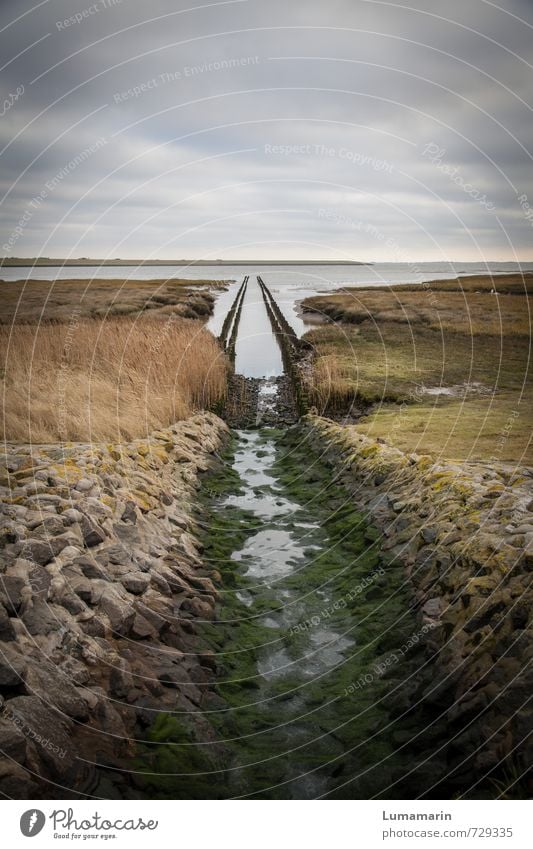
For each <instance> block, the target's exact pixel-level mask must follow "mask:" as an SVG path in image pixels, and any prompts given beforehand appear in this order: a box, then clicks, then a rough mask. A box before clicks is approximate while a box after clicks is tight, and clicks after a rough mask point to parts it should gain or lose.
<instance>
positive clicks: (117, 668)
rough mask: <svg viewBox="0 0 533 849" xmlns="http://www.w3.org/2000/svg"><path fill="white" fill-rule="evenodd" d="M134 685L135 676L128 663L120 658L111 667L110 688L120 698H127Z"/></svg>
mask: <svg viewBox="0 0 533 849" xmlns="http://www.w3.org/2000/svg"><path fill="white" fill-rule="evenodd" d="M133 687H134V682H133V676H132V674H131V671H130V669H129V666H128V665H127V663H126V662H125V661H124V660H123V659H120V660H119V661H118V662H117V663H116V664H115V665H114V666H113V668H112V669H111V673H110V675H109V689H110V691H111V693H112V694H113V695H115V696H117V697H118V698H119V699H125V698H126V696H127V695H128V693H129V691H130V690H132V689H133Z"/></svg>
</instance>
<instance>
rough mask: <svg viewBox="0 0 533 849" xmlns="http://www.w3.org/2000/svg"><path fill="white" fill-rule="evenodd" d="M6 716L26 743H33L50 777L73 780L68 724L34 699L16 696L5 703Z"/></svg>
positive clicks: (73, 758) (72, 755)
mask: <svg viewBox="0 0 533 849" xmlns="http://www.w3.org/2000/svg"><path fill="white" fill-rule="evenodd" d="M8 707H9V712H10V715H12V716H13V717H14V722H15V723H16V725H17V727H18V728H19V729H20V731H21V732H22V734H23V735H24V737H25V738H26V741H27V742H28V743H31V744H33V746H34V747H35V749H36V751H37V753H38V755H39V758H40V759H41V761H42V762H43V763H44V765H45V766H46V767H47V768H48V769H49V770H50V773H51V775H52V776H53V777H54V778H56V779H59V780H61V781H63V782H64V781H69V779H70V780H72V779H73V777H74V774H75V769H74V764H75V762H76V751H75V748H74V747H73V746H72V743H71V740H70V737H69V733H70V731H71V729H72V725H71V724H70V723H68V722H65V720H64V719H63V718H62V717H61V716H60V715H59V714H58V713H57V712H56V711H54V710H52V709H51V708H48V707H46V706H45V705H43V703H42V702H41V701H40V700H39V699H37V698H36V697H35V696H16V697H15V698H14V699H10V700H9V702H8Z"/></svg>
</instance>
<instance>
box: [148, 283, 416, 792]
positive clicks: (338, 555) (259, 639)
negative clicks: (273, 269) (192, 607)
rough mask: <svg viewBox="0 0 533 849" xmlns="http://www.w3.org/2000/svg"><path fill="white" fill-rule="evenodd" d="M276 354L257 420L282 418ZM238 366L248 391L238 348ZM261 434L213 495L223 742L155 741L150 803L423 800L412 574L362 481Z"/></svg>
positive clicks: (242, 442)
mask: <svg viewBox="0 0 533 849" xmlns="http://www.w3.org/2000/svg"><path fill="white" fill-rule="evenodd" d="M254 292H255V289H254V287H253V286H250V287H249V288H248V292H247V294H246V295H245V298H244V310H243V314H242V323H241V327H245V328H246V317H247V316H248V317H249V316H250V312H249V306H250V303H251V305H252V308H253V309H252V313H253V315H254V316H255V315H256V314H257V312H258V310H259V309H262V310H263V312H264V313H265V315H266V309H265V306H264V304H263V302H262V299H260V298H258V297H257V294H258V293H257V292H255V294H254ZM250 299H251V301H250ZM247 309H248V312H247ZM261 326H263V325H261ZM253 330H254V328H253V327H250V326H248V328H247V333H248V334H250V338H251V337H253ZM273 346H276V340H275V339H274V337H273V335H272V339H271V340H270V341H269V342H268V344H265V345H263V346H262V349H263V350H265V351H266V353H267V356H266V359H265V361H264V362H265V367H264V372H263V374H264V379H263V381H262V382H261V386H260V388H259V399H260V403H259V405H258V411H259V413H261V404H262V405H263V408H264V409H263V412H265V410H266V412H267V413H268V410H269V408H271V407H272V405H273V404H274V403H275V396H276V393H277V386H278V384H277V382H276V381H277V380H278V379H279V378H277V377H276V372H277V371H278V372H279V367H277V366H276V365H275V360H276V358H277V357H278V353H277V352H276V351H275V350H274V347H273ZM256 347H257V346H256ZM269 351H270V353H271V354H272V356H269V355H268V352H269ZM237 362H240V363H241V366H240V368H241V371H243V372H244V377H247V376H248V375H247V368H246V362H244V363H243V360H242V340H241V337H240V333H239V338H238V339H237ZM260 363H261V360H260V358H259V356H258V353H257V350H256V351H255V355H254V358H253V361H252V363H251V366H250V375H249V376H251V377H253V378H255V379H257V375H258V371H260V369H261V365H260ZM279 364H281V357H279ZM273 372H274V374H273ZM267 420H269V419H268V416H267ZM255 424H256V427H255V428H253V429H248V430H235V431H233V435H232V440H231V444H230V445H229V446H228V448H227V452H226V454H225V456H224V458H223V462H221V464H220V465H219V466H218V468H217V469H215V470H214V471H213V470H211V471H210V472H209V474H208V475H207V477H206V480H205V483H204V486H203V488H202V490H201V496H200V497H201V501H202V503H201V505H200V509H199V511H198V517H197V518H198V523H199V525H200V526H201V527H202V529H203V533H202V538H203V544H204V552H203V559H204V561H205V562H206V564H207V565H208V567H209V568H210V569H212V570H215V572H214V574H219V576H220V587H221V590H220V598H221V602H220V604H219V608H218V611H217V617H216V619H215V621H213V622H204V623H203V624H202V625H200V626H199V625H196V630H197V634H198V637H199V640H200V641H201V642H202V644H203V650H204V651H206V652H209V653H210V654H209V656H210V657H211V658H212V663H213V668H214V669H216V676H217V677H216V685H215V694H212V695H211V696H208V697H207V700H206V709H205V710H203V711H202V720H206V721H207V722H208V723H209V728H210V732H209V734H207V735H206V734H205V732H204V733H203V734H202V733H199V731H198V725H196V727H195V728H193V727H192V726H191V725H190V724H189V723H188V719H187V717H180V718H175V719H173V720H172V721H171V724H170V725H166V726H162V727H161V728H160V729H156V734H155V735H153V736H152V739H153V740H154V741H156V742H157V743H158V745H159V747H160V748H159V750H158V760H157V763H154V759H153V758H152V766H154V765H155V766H157V767H158V770H159V771H162V772H164V777H161V778H160V779H155V780H154V782H153V785H152V793H153V795H163V796H164V795H167V796H168V797H169V798H235V797H252V798H257V797H258V798H266V799H269V798H285V799H312V798H319V797H333V798H354V797H355V798H370V797H372V796H374V795H381V794H383V795H385V796H386V797H389V798H405V797H406V796H416V795H418V793H419V792H421V791H422V789H424V790H425V789H427V786H428V784H427V780H428V777H429V774H430V772H431V769H432V767H431V765H430V764H429V763H428V764H426V762H425V760H424V758H423V757H422V756H421V755H420V754H418V756H417V755H416V754H415V755H414V756H412V757H407V758H406V746H407V745H408V744H409V741H410V739H411V738H412V737H415V738H416V737H417V735H418V731H419V728H420V721H421V720H420V717H419V716H416V711H415V712H413V711H412V710H411V708H410V705H409V699H408V698H407V701H406V695H407V694H408V693H412V691H413V688H414V689H416V686H419V685H420V682H418V683H417V685H416V686H415V685H414V683H413V682H412V681H410V679H411V676H414V675H415V673H416V670H417V668H418V666H420V665H421V663H420V657H419V656H417V652H418V655H420V647H418V648H417V641H415V642H414V644H413V646H412V647H411V648H410V650H409V652H405V656H404V654H403V653H402V656H401V662H398V655H397V650H398V648H399V647H400V646H402V645H403V644H407V643H408V641H409V639H410V637H411V636H412V635H413V633H416V631H417V624H416V617H415V614H414V612H413V609H412V605H411V604H410V601H411V599H410V594H409V590H408V587H407V582H406V579H405V573H404V571H403V568H402V567H401V565H398V564H396V563H395V562H394V560H392V561H391V560H390V558H389V560H387V557H386V556H383V554H380V539H379V534H378V533H377V531H376V530H375V529H374V528H372V527H370V526H369V525H368V524H367V522H366V520H365V518H364V517H363V516H362V515H360V514H359V513H358V512H357V511H356V510H355V509H354V507H353V504H352V498H351V493H350V491H349V487H348V486H347V481H348V478H347V479H346V480H344V479H343V477H342V476H339V475H338V474H334V473H333V471H332V466H331V464H329V463H328V461H327V458H325V457H322V456H320V455H318V454H316V451H313V450H311V449H310V447H309V446H308V445H306V441H305V438H304V431H302V430H301V429H300V428H299V426H298V425H295V426H292V427H289V428H285V429H283V430H281V429H276V428H272V427H268V426H265V424H264V421H263V418H262V416H261V415H258V418H257V420H256V422H255ZM400 689H402V698H399V691H400ZM395 710H396V712H397V716H394V711H395ZM404 714H405V716H404ZM206 736H207V737H208V738H209V739H207V740H206V739H205V738H206ZM429 737H431V732H429ZM167 745H168V747H169V748H168V751H167ZM419 748H420V747H419ZM421 748H422V750H424V749H425V748H426V744H425V743H424V745H422V747H421ZM167 756H168V757H167ZM413 757H414V759H413ZM418 760H420V761H421V763H420V764H419V763H418V762H417V761H418ZM177 766H179V770H180V775H179V776H178V775H173V774H172V773H173V772H176V767H177ZM162 767H163V769H162Z"/></svg>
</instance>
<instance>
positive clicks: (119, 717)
mask: <svg viewBox="0 0 533 849" xmlns="http://www.w3.org/2000/svg"><path fill="white" fill-rule="evenodd" d="M226 434H227V428H226V425H225V424H224V423H223V422H222V421H221V420H220V419H218V418H217V417H216V416H214V415H213V414H209V413H205V414H199V415H196V416H194V417H192V418H190V419H188V420H187V421H184V422H180V423H178V424H176V425H175V426H173V427H171V428H168V429H165V430H163V431H156V432H154V433H153V434H151V436H150V437H149V438H147V439H144V440H137V441H135V442H132V443H128V444H121V445H99V444H95V445H90V444H87V445H80V444H72V445H70V446H66V447H65V446H33V447H31V448H30V447H29V446H24V445H18V446H12V447H8V448H7V453H6V454H5V455H4V456H3V457H2V462H1V466H0V485H1V495H2V499H3V504H2V506H1V517H0V518H1V528H0V534H1V537H2V543H3V556H2V563H1V565H0V694H1V695H0V750H2V751H3V753H4V755H3V756H2V758H1V759H0V792H2V793H3V794H6V795H8V796H11V797H15V798H36V797H38V798H41V797H43V798H64V797H65V796H71V795H72V796H76V795H77V794H80V795H84V794H92V795H97V796H103V797H109V796H110V795H111V796H112V795H113V789H112V786H113V780H112V777H113V772H112V771H113V770H114V769H115V770H116V769H120V766H121V764H122V765H123V766H125V768H127V769H131V768H132V767H131V763H132V761H131V758H132V756H134V754H135V745H134V742H133V740H134V738H135V735H136V733H137V732H138V730H139V728H141V729H142V728H147V727H148V726H150V724H151V723H152V721H153V720H154V718H155V717H156V716H157V712H158V711H172V710H178V711H183V712H185V713H190V714H191V715H192V716H193V717H194V715H195V714H196V713H197V712H199V711H200V710H201V708H202V705H203V704H204V699H205V698H207V697H208V691H209V692H210V691H211V680H212V677H213V670H214V663H213V658H212V657H210V656H208V655H207V654H201V653H200V654H198V653H197V651H198V650H197V649H195V622H197V621H199V620H210V619H211V618H212V617H213V615H214V611H215V604H216V599H217V589H216V587H215V584H216V582H217V580H218V579H219V576H218V575H217V574H216V573H214V572H213V571H210V570H208V569H206V568H205V567H204V565H203V563H202V561H201V559H200V556H199V549H200V544H199V543H198V542H197V539H196V537H195V532H196V527H195V523H194V521H193V520H192V518H191V513H192V502H193V500H194V493H195V488H196V487H197V486H198V477H199V474H200V473H201V472H203V471H205V470H207V469H208V467H209V465H210V464H211V463H212V462H213V461H214V455H215V454H216V452H217V450H218V448H219V447H220V445H221V444H222V443H223V442H224V440H225V437H226ZM195 721H196V722H197V723H199V724H200V726H201V724H202V722H203V721H202V719H201V717H200V716H199V715H198V718H197V719H196V720H195ZM199 733H201V734H202V736H203V737H204V738H206V737H208V736H209V733H210V730H209V728H202V727H200V728H199ZM99 764H100V765H102V766H103V767H105V770H106V771H104V770H103V769H99V768H97V766H95V765H99ZM110 771H111V772H110ZM106 776H111V780H110V779H109V778H107V777H106Z"/></svg>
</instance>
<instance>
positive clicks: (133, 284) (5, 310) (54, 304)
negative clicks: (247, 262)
mask: <svg viewBox="0 0 533 849" xmlns="http://www.w3.org/2000/svg"><path fill="white" fill-rule="evenodd" d="M226 285H227V283H226V281H223V280H194V281H192V280H168V279H162V280H125V279H116V280H104V279H90V280H89V279H88V280H55V281H51V280H16V281H13V282H6V281H0V286H1V287H2V299H1V302H0V324H11V323H12V322H16V323H18V324H27V323H37V322H48V321H67V322H68V321H70V319H71V317H72V316H73V315H77V316H78V317H79V318H80V317H84V318H99V317H106V318H109V317H112V316H117V315H132V316H137V315H140V314H148V315H150V317H152V318H160V317H161V318H163V319H164V318H166V317H167V316H168V315H169V314H171V315H178V316H182V317H183V318H202V317H207V316H209V315H210V314H211V312H212V310H213V304H214V295H213V290H217V289H221V288H225V287H226Z"/></svg>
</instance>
